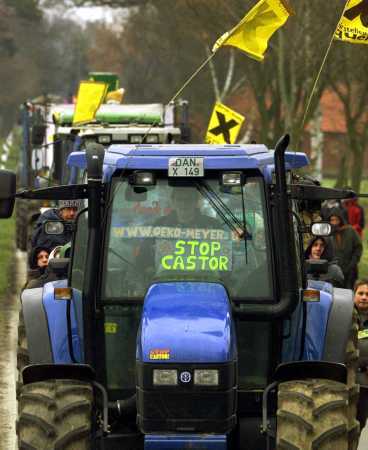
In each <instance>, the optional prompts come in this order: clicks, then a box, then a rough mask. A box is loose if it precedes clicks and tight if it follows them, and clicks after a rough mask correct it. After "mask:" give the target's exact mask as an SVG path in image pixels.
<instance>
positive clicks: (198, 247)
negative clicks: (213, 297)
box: [103, 177, 272, 301]
mask: <svg viewBox="0 0 368 450" xmlns="http://www.w3.org/2000/svg"><path fill="white" fill-rule="evenodd" d="M112 192H113V194H112V204H111V208H109V209H110V217H109V227H108V228H109V233H108V236H107V238H106V245H105V269H104V278H103V298H104V299H116V300H118V299H121V300H123V299H127V298H129V299H142V298H143V297H144V295H145V293H146V292H147V289H148V288H149V286H150V285H152V284H153V283H155V282H160V281H161V282H162V281H208V282H219V283H222V284H223V285H224V286H225V287H226V288H227V290H228V292H229V295H230V297H231V298H232V299H235V300H240V301H241V300H246V299H259V300H269V299H270V298H271V297H272V280H271V269H270V258H271V256H270V250H269V247H270V246H269V241H268V235H269V234H268V230H267V220H266V208H265V197H264V185H263V182H262V179H261V178H259V177H252V178H249V177H248V178H247V181H246V183H245V184H244V185H243V186H224V185H222V184H221V183H220V182H219V178H218V177H214V178H212V179H206V181H205V182H204V181H197V180H195V181H190V182H188V183H186V184H185V185H183V184H171V183H170V182H169V181H168V179H167V178H158V179H156V181H155V183H154V184H153V185H150V186H137V185H134V184H131V183H130V181H129V178H126V179H124V178H119V179H116V180H115V181H114V184H113V190H112Z"/></svg>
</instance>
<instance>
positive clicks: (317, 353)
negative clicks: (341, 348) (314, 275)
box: [303, 291, 332, 361]
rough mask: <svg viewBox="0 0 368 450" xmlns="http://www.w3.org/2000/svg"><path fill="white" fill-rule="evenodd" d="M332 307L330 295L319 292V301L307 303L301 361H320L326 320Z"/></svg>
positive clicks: (323, 346) (323, 345) (323, 347)
mask: <svg viewBox="0 0 368 450" xmlns="http://www.w3.org/2000/svg"><path fill="white" fill-rule="evenodd" d="M331 307H332V295H331V294H329V293H328V292H324V291H321V292H320V301H319V302H312V303H307V327H306V334H305V345H304V354H303V359H304V360H306V361H317V360H321V359H322V355H323V352H324V349H325V338H326V331H327V324H328V318H329V315H330V312H331Z"/></svg>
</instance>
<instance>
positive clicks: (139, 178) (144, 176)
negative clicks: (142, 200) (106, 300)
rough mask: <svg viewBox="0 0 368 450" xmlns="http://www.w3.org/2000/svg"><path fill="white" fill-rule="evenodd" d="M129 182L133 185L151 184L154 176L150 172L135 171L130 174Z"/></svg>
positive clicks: (153, 182) (153, 181)
mask: <svg viewBox="0 0 368 450" xmlns="http://www.w3.org/2000/svg"><path fill="white" fill-rule="evenodd" d="M129 183H130V184H132V185H133V186H153V185H154V184H155V177H154V175H153V173H152V172H140V171H136V172H134V173H132V175H130V177H129Z"/></svg>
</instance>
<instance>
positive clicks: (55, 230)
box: [43, 220, 65, 236]
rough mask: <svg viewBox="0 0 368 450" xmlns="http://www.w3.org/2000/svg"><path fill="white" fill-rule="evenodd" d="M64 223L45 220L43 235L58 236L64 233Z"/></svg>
mask: <svg viewBox="0 0 368 450" xmlns="http://www.w3.org/2000/svg"><path fill="white" fill-rule="evenodd" d="M64 229H65V228H64V223H63V222H61V221H59V220H47V221H46V222H44V224H43V230H44V232H45V234H48V235H50V236H59V235H61V234H63V233H64Z"/></svg>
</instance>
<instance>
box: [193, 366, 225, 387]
mask: <svg viewBox="0 0 368 450" xmlns="http://www.w3.org/2000/svg"><path fill="white" fill-rule="evenodd" d="M194 384H196V385H198V386H218V384H219V371H218V370H214V369H196V370H195V371H194Z"/></svg>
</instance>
